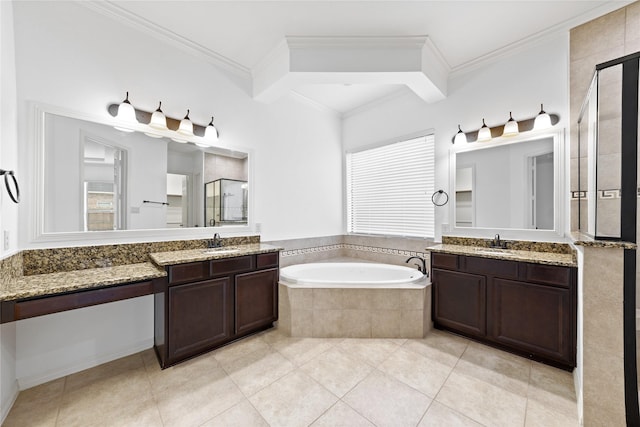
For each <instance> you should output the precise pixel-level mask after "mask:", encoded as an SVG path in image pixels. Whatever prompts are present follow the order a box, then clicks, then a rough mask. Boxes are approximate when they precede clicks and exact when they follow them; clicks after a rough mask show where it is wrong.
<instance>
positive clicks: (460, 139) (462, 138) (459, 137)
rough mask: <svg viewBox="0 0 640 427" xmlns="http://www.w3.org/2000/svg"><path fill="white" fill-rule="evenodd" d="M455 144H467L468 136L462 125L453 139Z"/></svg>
mask: <svg viewBox="0 0 640 427" xmlns="http://www.w3.org/2000/svg"><path fill="white" fill-rule="evenodd" d="M453 143H454V144H455V145H462V144H466V143H467V135H466V134H465V133H464V132H462V129H461V128H460V125H458V133H456V136H455V138H454V139H453Z"/></svg>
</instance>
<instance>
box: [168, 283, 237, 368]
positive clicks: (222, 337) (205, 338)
mask: <svg viewBox="0 0 640 427" xmlns="http://www.w3.org/2000/svg"><path fill="white" fill-rule="evenodd" d="M230 288H231V282H230V279H229V278H228V277H223V278H220V279H215V280H207V281H203V282H196V283H189V284H186V285H177V286H171V287H169V301H168V306H169V307H168V321H169V330H168V335H169V336H168V340H167V341H168V342H167V343H168V351H169V359H170V360H171V361H176V360H177V359H184V358H186V357H189V356H192V355H195V354H198V353H200V352H203V351H205V350H207V349H209V348H211V347H212V346H214V345H216V344H221V343H223V342H225V341H228V340H229V339H230V337H231V333H232V326H231V323H232V321H233V317H232V312H231V310H232V309H233V306H232V304H231V295H230V290H231V289H230Z"/></svg>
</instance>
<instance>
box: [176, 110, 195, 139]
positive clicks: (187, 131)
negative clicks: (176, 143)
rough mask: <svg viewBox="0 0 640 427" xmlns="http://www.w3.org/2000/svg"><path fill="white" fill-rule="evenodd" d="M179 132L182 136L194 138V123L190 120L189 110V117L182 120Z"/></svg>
mask: <svg viewBox="0 0 640 427" xmlns="http://www.w3.org/2000/svg"><path fill="white" fill-rule="evenodd" d="M177 132H178V133H179V134H182V135H187V136H193V123H191V120H190V119H189V110H187V115H186V116H184V119H182V120H180V126H179V127H178V130H177Z"/></svg>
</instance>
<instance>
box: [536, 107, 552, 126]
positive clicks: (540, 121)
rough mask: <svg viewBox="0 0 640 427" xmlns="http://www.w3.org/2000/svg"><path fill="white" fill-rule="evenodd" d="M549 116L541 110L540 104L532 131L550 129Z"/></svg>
mask: <svg viewBox="0 0 640 427" xmlns="http://www.w3.org/2000/svg"><path fill="white" fill-rule="evenodd" d="M551 126H552V125H551V116H549V114H547V113H546V111H544V109H543V108H542V104H540V112H539V113H538V115H537V116H536V119H535V120H534V122H533V129H535V130H542V129H549V128H550V127H551Z"/></svg>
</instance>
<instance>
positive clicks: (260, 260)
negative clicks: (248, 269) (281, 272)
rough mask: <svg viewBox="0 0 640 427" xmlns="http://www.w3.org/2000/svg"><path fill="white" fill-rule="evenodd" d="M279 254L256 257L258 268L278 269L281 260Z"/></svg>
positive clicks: (273, 253)
mask: <svg viewBox="0 0 640 427" xmlns="http://www.w3.org/2000/svg"><path fill="white" fill-rule="evenodd" d="M278 255H279V253H278V252H270V253H268V254H258V255H257V256H256V268H267V267H277V266H278V260H279V256H278Z"/></svg>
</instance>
